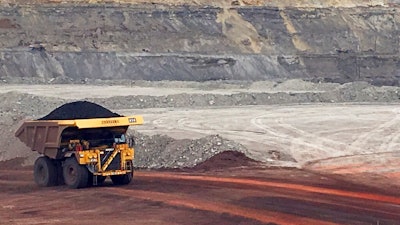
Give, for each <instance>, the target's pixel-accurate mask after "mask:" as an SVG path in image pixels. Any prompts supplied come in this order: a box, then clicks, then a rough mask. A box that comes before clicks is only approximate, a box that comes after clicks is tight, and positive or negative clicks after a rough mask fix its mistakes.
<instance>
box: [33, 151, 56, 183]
mask: <svg viewBox="0 0 400 225" xmlns="http://www.w3.org/2000/svg"><path fill="white" fill-rule="evenodd" d="M33 176H34V179H35V182H36V184H38V185H39V186H41V187H51V186H55V185H57V183H58V182H57V180H58V176H57V168H56V166H55V165H54V162H53V161H52V160H51V159H50V158H49V157H46V156H41V157H39V158H37V159H36V161H35V165H34V169H33Z"/></svg>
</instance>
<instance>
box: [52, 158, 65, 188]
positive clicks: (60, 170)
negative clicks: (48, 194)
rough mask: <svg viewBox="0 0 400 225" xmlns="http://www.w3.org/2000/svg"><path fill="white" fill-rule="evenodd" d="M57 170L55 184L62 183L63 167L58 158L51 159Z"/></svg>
mask: <svg viewBox="0 0 400 225" xmlns="http://www.w3.org/2000/svg"><path fill="white" fill-rule="evenodd" d="M52 161H53V162H54V166H55V167H56V170H57V185H64V184H65V183H64V176H63V167H62V163H61V161H60V160H54V159H53V160H52Z"/></svg>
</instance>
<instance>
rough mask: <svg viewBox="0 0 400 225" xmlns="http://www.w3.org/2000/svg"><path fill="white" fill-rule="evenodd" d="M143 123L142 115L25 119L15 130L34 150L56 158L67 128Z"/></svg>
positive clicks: (20, 138) (125, 125)
mask: <svg viewBox="0 0 400 225" xmlns="http://www.w3.org/2000/svg"><path fill="white" fill-rule="evenodd" d="M140 124H143V117H142V116H123V117H111V118H95V119H75V120H31V121H25V122H24V123H23V124H22V125H21V126H20V127H19V129H18V130H17V131H16V132H15V136H16V137H17V138H18V139H19V140H21V141H22V142H23V143H24V144H25V145H27V146H28V147H29V148H30V149H31V150H32V151H37V152H38V153H40V154H44V155H47V156H49V157H50V158H56V157H57V152H58V149H59V147H60V145H61V138H62V137H61V136H62V133H63V131H64V130H65V129H67V128H69V127H75V128H77V129H91V128H112V127H126V129H127V128H128V126H130V125H140Z"/></svg>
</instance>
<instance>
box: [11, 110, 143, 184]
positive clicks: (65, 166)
mask: <svg viewBox="0 0 400 225" xmlns="http://www.w3.org/2000/svg"><path fill="white" fill-rule="evenodd" d="M140 124H143V117H141V116H123V117H111V118H94V119H73V120H32V121H25V122H24V123H23V124H22V125H21V127H20V128H19V129H18V130H17V131H16V133H15V136H16V137H17V138H19V139H20V140H21V141H22V142H24V143H25V144H26V145H27V146H28V147H30V148H31V150H32V151H37V152H38V153H40V154H41V155H42V156H40V157H39V158H38V159H37V160H36V161H35V164H34V179H35V182H36V183H37V184H38V185H39V186H55V185H58V184H62V183H65V184H66V185H68V186H69V187H71V188H83V187H87V186H91V185H99V184H101V183H102V182H104V180H105V179H106V178H107V176H110V178H111V180H112V182H113V183H114V184H117V185H123V184H128V183H130V182H131V180H132V177H133V158H134V149H133V147H132V145H133V139H132V138H131V137H127V129H128V127H129V126H130V125H140Z"/></svg>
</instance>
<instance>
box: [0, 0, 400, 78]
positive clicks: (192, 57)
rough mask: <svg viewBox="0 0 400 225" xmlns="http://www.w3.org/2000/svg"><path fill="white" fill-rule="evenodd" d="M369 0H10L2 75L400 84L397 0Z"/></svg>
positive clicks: (0, 21) (2, 14) (3, 10)
mask: <svg viewBox="0 0 400 225" xmlns="http://www.w3.org/2000/svg"><path fill="white" fill-rule="evenodd" d="M369 3H370V5H373V6H374V7H353V8H280V7H279V6H231V5H224V6H221V5H214V6H211V7H210V6H199V5H191V6H190V5H186V6H165V5H148V4H137V5H136V4H134V5H119V4H105V5H104V4H100V5H96V4H77V5H73V7H72V5H70V4H45V5H13V4H9V5H8V6H5V5H3V6H1V7H0V34H1V35H0V43H1V44H0V62H1V64H2V67H1V68H0V74H1V78H2V79H4V80H6V81H9V82H12V81H14V80H15V79H16V78H19V77H35V78H38V79H39V80H41V81H42V82H48V81H50V80H54V79H57V80H59V81H65V80H70V79H72V80H79V81H80V80H82V79H85V78H89V79H132V80H138V79H143V80H195V81H206V80H219V79H221V80H282V79H288V78H300V79H306V80H313V81H320V80H325V81H334V82H349V81H357V80H358V81H359V80H362V81H367V82H370V83H374V84H390V85H397V84H398V77H397V71H398V70H399V65H400V64H399V63H398V61H399V51H398V50H399V45H398V43H399V35H398V23H399V12H398V8H397V7H396V5H392V6H391V7H384V6H376V5H377V4H374V3H373V2H370V1H369ZM255 5H258V4H255ZM260 5H262V4H260ZM367 5H368V4H367ZM378 5H379V4H378ZM339 6H340V5H339ZM32 44H34V45H33V47H32V46H31V47H29V46H30V45H32ZM38 44H40V45H41V46H43V48H41V47H40V45H38ZM32 48H34V50H31V49H32Z"/></svg>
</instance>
